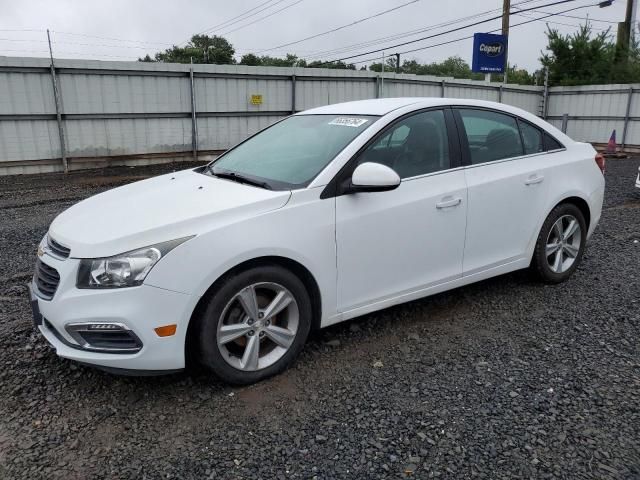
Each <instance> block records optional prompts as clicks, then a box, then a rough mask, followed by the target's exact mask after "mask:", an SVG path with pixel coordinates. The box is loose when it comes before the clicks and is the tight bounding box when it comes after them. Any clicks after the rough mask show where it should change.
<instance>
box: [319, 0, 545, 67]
mask: <svg viewBox="0 0 640 480" xmlns="http://www.w3.org/2000/svg"><path fill="white" fill-rule="evenodd" d="M534 1H535V2H537V1H541V0H522V1H520V2H517V3H514V4H513V6H516V5H522V4H526V3H531V2H534ZM498 11H502V9H501V8H493V9H491V10H485V11H483V12H478V13H475V14H473V15H469V16H466V17H462V18H458V19H453V20H448V21H445V22H442V23H439V24H435V25H430V26H428V27H422V28H418V29H415V30H409V31H405V32H399V33H396V34H393V35H389V36H386V37H378V38H374V39H371V40H367V41H365V42H361V43H355V44H351V45H348V46H346V47H341V48H337V49H331V50H321V51H316V52H315V53H313V54H312V55H310V57H323V56H326V55H334V54H337V53H339V52H340V53H345V52H348V51H352V50H357V49H358V48H362V47H368V46H372V45H377V44H380V43H384V42H385V41H388V40H397V39H400V38H406V37H411V36H413V35H417V34H419V33H424V32H427V31H431V30H435V29H437V28H440V27H446V26H449V25H455V24H456V23H460V22H463V21H465V20H470V19H473V18H478V17H482V16H485V15H488V14H491V13H494V12H498ZM307 59H308V57H307Z"/></svg>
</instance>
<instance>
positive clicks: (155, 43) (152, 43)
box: [38, 30, 172, 46]
mask: <svg viewBox="0 0 640 480" xmlns="http://www.w3.org/2000/svg"><path fill="white" fill-rule="evenodd" d="M38 31H41V32H44V30H38ZM51 33H55V34H57V35H71V36H75V37H87V38H99V39H101V40H113V41H116V42H127V43H144V44H147V45H164V46H171V45H172V44H171V43H164V42H148V41H145V40H125V39H123V38H116V37H102V36H99V35H89V34H86V33H73V32H61V31H58V30H51Z"/></svg>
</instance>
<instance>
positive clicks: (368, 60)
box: [325, 3, 598, 65]
mask: <svg viewBox="0 0 640 480" xmlns="http://www.w3.org/2000/svg"><path fill="white" fill-rule="evenodd" d="M597 6H598V4H597V3H595V4H591V5H581V6H579V7H574V8H570V9H568V10H563V11H560V12H557V13H550V14H547V15H545V16H543V17H538V18H534V19H531V20H526V21H524V22H520V23H516V24H513V25H511V28H514V27H519V26H521V25H526V24H528V23H532V22H536V21H539V20H542V19H544V18H548V17H553V16H555V15H557V14H558V13H565V12H571V11H573V10H578V9H580V8H589V7H597ZM501 30H502V28H496V29H494V30H489V31H488V32H486V33H494V32H499V31H501ZM471 38H473V35H467V36H466V37H459V38H455V39H453V40H448V41H446V42H441V43H436V44H433V45H428V46H426V47H420V48H414V49H412V50H405V51H404V52H398V53H400V55H406V54H407V53H414V52H418V51H421V50H428V49H430V48H435V47H440V46H442V45H449V44H451V43H456V42H461V41H463V40H469V39H471ZM382 58H383V57H382V56H378V57H374V58H368V59H366V60H359V61H357V62H351V63H353V64H355V65H357V64H360V63H367V62H371V61H374V60H380V59H382ZM334 61H335V60H332V61H331V62H325V63H326V64H328V63H332V62H334Z"/></svg>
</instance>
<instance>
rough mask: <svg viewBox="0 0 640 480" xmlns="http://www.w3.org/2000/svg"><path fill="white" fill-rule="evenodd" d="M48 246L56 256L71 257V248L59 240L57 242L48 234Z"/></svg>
mask: <svg viewBox="0 0 640 480" xmlns="http://www.w3.org/2000/svg"><path fill="white" fill-rule="evenodd" d="M47 246H48V247H49V252H50V253H52V254H53V255H54V256H56V257H59V258H63V259H65V258H69V254H70V253H71V250H70V249H68V248H67V247H63V246H62V245H60V244H59V243H58V242H56V241H55V240H54V239H53V238H51V236H49V235H47Z"/></svg>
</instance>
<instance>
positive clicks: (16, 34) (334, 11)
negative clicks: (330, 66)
mask: <svg viewBox="0 0 640 480" xmlns="http://www.w3.org/2000/svg"><path fill="white" fill-rule="evenodd" d="M410 1H411V0H271V1H270V2H267V1H266V0H234V1H223V0H182V1H177V0H173V1H170V0H101V1H97V0H20V1H18V0H0V55H8V56H36V57H42V56H46V55H47V43H46V33H45V30H46V29H47V28H49V29H51V31H52V36H53V41H54V54H55V56H56V57H59V58H91V59H102V60H136V59H137V58H138V57H139V56H143V55H144V54H145V53H150V54H153V53H154V52H156V51H158V50H160V49H164V48H167V47H168V46H170V45H171V44H180V43H182V42H184V41H186V40H188V39H189V38H190V36H191V35H192V34H194V33H199V32H203V31H208V33H209V34H217V35H222V36H225V37H226V38H227V39H228V40H230V41H231V43H232V44H233V46H234V47H235V49H236V53H237V54H238V57H237V58H238V59H239V57H240V55H241V54H244V53H247V52H249V51H252V52H257V51H260V50H264V49H268V48H270V47H276V46H279V45H282V44H285V43H289V42H294V41H297V40H300V39H302V38H305V37H308V36H311V35H314V34H317V33H322V32H324V31H326V30H329V29H333V28H337V27H340V26H342V25H346V24H349V23H351V22H355V21H357V20H359V19H362V18H364V17H367V16H371V15H374V14H376V13H378V12H382V11H385V10H388V9H391V8H394V7H397V6H401V5H403V4H406V3H409V2H410ZM553 1H554V0H512V4H513V5H516V6H517V4H518V3H521V4H522V5H520V6H519V7H520V8H527V7H531V6H540V5H545V4H548V3H552V2H553ZM595 3H597V2H596V1H595V0H592V1H587V0H576V1H571V2H568V3H565V4H563V5H556V6H552V7H546V8H541V10H542V11H544V12H549V13H551V12H560V11H563V10H566V9H569V8H574V7H576V6H582V5H593V4H595ZM261 4H264V5H263V6H261V7H259V8H257V9H256V7H258V6H259V5H261ZM501 8H502V0H414V1H413V3H410V4H409V5H407V6H404V7H402V8H399V9H397V10H395V11H393V12H390V13H388V14H385V15H381V16H379V17H376V18H373V19H371V20H367V21H364V22H361V23H358V24H357V25H354V26H351V27H348V28H344V29H341V30H339V31H336V32H333V33H330V34H327V35H324V36H320V37H318V38H315V39H312V40H308V41H305V42H302V43H297V44H295V45H291V46H289V47H285V48H284V49H282V50H269V51H266V52H263V54H269V55H284V53H286V52H291V53H295V54H297V55H298V56H300V57H306V58H309V59H311V60H313V59H317V58H318V57H317V56H314V54H316V53H318V52H321V51H329V50H336V49H339V48H344V47H346V46H350V45H353V44H359V43H364V42H368V41H371V40H377V39H380V38H381V37H388V36H392V35H394V36H395V35H399V34H404V33H406V32H408V31H413V30H418V29H426V28H428V27H430V26H434V25H438V24H441V23H444V22H449V21H452V20H458V19H460V18H462V17H470V18H469V19H468V20H466V21H464V22H459V23H456V24H455V25H452V26H448V27H440V28H438V29H432V30H429V31H426V32H423V33H420V34H417V35H413V36H408V37H403V38H399V39H397V40H388V41H385V42H383V43H380V44H376V45H373V46H370V47H358V48H355V49H353V50H350V51H347V52H344V53H341V52H336V53H332V54H326V55H324V56H322V59H323V60H329V59H337V58H342V57H347V56H350V55H354V54H358V53H363V52H367V51H369V50H373V49H378V48H382V47H389V49H388V50H387V51H386V52H385V53H386V54H387V55H388V54H391V53H395V52H396V51H399V52H403V51H405V50H411V49H415V48H420V47H426V46H429V45H433V44H435V43H441V42H446V41H448V40H453V39H456V38H460V37H465V36H467V35H470V34H473V33H474V32H483V31H484V32H486V31H490V30H493V29H495V28H500V25H501V23H500V20H493V21H491V22H488V23H485V24H482V25H479V26H476V27H472V28H468V29H464V30H461V31H458V32H454V33H449V34H446V35H442V36H438V37H436V38H432V39H430V40H424V41H421V42H417V43H412V44H409V45H406V46H402V47H393V48H391V46H392V45H394V44H397V43H401V42H406V41H410V40H415V39H416V38H420V37H424V36H427V35H432V34H434V33H438V32H441V31H444V30H447V29H451V28H454V27H458V26H462V25H465V24H468V23H473V22H474V21H478V20H480V19H484V18H490V17H491V16H495V15H498V14H499V13H500V11H501ZM250 9H254V10H253V11H252V12H250V13H249V14H255V15H253V16H247V17H245V19H242V18H243V17H240V19H239V20H240V21H237V20H232V21H233V22H235V23H233V24H230V23H229V22H228V21H229V20H230V19H233V18H234V17H237V16H238V15H241V14H243V13H244V12H247V11H248V10H250ZM263 9H264V10H263ZM280 9H282V11H280V12H277V11H278V10H280ZM260 10H263V11H260ZM489 10H495V11H493V12H490V13H486V12H487V11H489ZM276 12H277V13H276ZM483 13H485V15H481V14H483ZM624 13H625V2H624V0H616V1H614V4H613V5H612V6H611V7H608V8H603V9H600V8H598V7H597V6H595V7H590V8H581V9H579V10H574V11H571V12H567V13H566V15H572V16H578V17H583V18H584V17H586V16H587V15H588V16H589V18H590V19H592V20H594V22H593V23H592V26H593V27H594V31H595V32H598V31H600V30H599V29H606V28H607V27H609V26H610V27H612V33H613V34H615V31H616V28H617V25H615V24H614V23H604V22H598V21H595V20H607V21H610V22H612V21H613V22H618V21H622V20H623V19H624ZM249 14H247V15H249ZM269 14H273V15H271V16H269V17H267V18H264V17H266V16H267V15H269ZM525 15H527V16H525ZM532 15H533V16H534V17H540V16H543V15H544V13H537V12H536V13H534V12H528V13H526V14H522V15H512V16H511V25H515V24H517V23H520V22H523V21H527V20H530V19H531V16H532ZM547 21H553V22H560V23H563V24H566V25H559V24H551V26H552V27H553V28H557V29H558V30H560V31H561V32H565V33H569V32H572V31H574V30H576V28H577V26H578V25H579V24H580V23H583V22H584V20H581V19H577V18H567V17H560V16H554V17H552V18H549V19H545V20H544V21H535V22H532V23H529V24H527V25H523V26H515V27H513V29H512V30H511V37H510V44H509V61H510V64H513V63H516V64H517V65H519V66H522V67H525V68H527V69H528V70H535V69H537V68H538V67H539V62H538V58H539V56H540V51H541V50H543V49H544V47H545V46H546V37H545V34H544V32H545V30H546V28H547V27H546V23H545V22H547ZM223 22H228V23H227V26H224V27H222V28H214V29H213V30H211V29H212V27H215V26H216V25H219V24H221V23H223ZM251 22H254V23H252V24H251V25H248V24H249V23H251ZM245 25H246V26H245ZM231 30H235V31H231ZM98 37H104V38H98ZM471 50H472V40H471V39H468V40H463V41H460V42H456V43H451V44H448V45H444V46H437V47H433V48H429V49H426V50H422V51H418V52H414V53H407V54H406V55H404V56H403V60H404V59H412V58H414V59H416V60H418V61H420V62H423V63H424V62H434V61H440V60H443V59H445V58H447V57H449V56H451V55H459V56H461V57H462V58H464V59H465V60H467V61H468V62H469V63H471V54H472V52H471ZM378 55H380V54H379V53H377V54H373V55H369V56H368V57H375V56H378ZM368 57H359V58H354V59H352V60H348V61H349V62H357V61H360V60H363V59H366V58H368ZM360 65H361V64H359V66H360Z"/></svg>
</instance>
